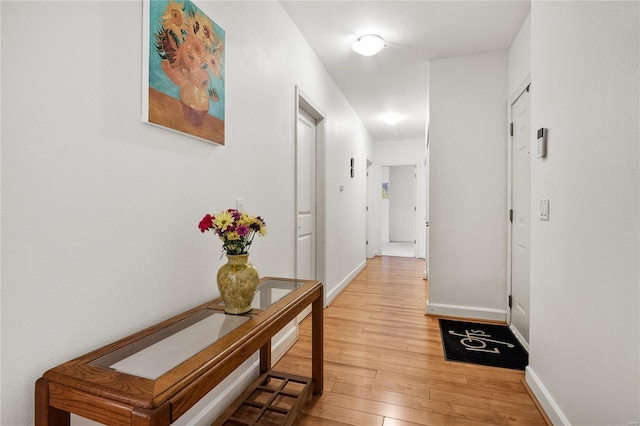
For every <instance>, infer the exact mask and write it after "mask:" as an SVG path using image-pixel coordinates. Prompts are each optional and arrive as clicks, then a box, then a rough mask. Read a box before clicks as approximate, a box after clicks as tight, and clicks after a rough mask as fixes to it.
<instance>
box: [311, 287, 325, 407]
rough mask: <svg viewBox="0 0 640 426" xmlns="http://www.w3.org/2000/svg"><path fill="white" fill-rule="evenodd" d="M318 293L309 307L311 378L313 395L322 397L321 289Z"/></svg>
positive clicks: (322, 295) (322, 323)
mask: <svg viewBox="0 0 640 426" xmlns="http://www.w3.org/2000/svg"><path fill="white" fill-rule="evenodd" d="M320 292H321V295H320V297H318V298H317V299H316V300H314V301H313V304H312V305H311V328H312V330H311V364H312V367H311V378H312V379H313V381H314V382H315V388H314V390H313V393H314V395H322V391H323V386H324V385H323V375H324V355H323V350H324V349H323V340H324V319H323V315H324V312H323V309H324V293H323V290H322V288H321V289H320Z"/></svg>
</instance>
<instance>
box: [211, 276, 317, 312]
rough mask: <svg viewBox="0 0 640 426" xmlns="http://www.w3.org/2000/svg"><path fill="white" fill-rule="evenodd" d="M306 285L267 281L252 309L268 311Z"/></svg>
mask: <svg viewBox="0 0 640 426" xmlns="http://www.w3.org/2000/svg"><path fill="white" fill-rule="evenodd" d="M304 284H305V282H304V281H285V280H267V281H265V282H264V283H262V284H260V286H259V287H258V289H257V290H256V294H255V295H254V296H253V300H252V301H251V307H252V308H253V309H267V308H268V307H269V306H271V305H273V304H274V303H276V302H277V301H278V300H280V299H282V298H283V297H285V296H286V295H287V294H289V293H291V292H292V291H293V290H295V289H297V288H298V287H301V286H302V285H304ZM219 305H220V306H224V302H222V301H220V303H219Z"/></svg>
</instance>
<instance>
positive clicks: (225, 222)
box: [213, 210, 233, 232]
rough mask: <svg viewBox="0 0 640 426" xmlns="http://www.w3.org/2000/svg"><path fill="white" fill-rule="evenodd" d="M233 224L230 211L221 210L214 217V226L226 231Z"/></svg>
mask: <svg viewBox="0 0 640 426" xmlns="http://www.w3.org/2000/svg"><path fill="white" fill-rule="evenodd" d="M231 224H233V216H231V213H229V212H228V211H226V210H225V211H223V212H220V213H218V214H217V215H216V217H215V219H213V226H215V227H216V228H218V229H219V230H221V231H222V232H224V231H225V230H226V229H227V228H228V227H229V226H231Z"/></svg>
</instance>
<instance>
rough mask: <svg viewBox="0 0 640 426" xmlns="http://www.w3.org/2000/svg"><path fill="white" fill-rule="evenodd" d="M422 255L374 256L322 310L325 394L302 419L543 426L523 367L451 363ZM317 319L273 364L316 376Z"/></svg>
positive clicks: (399, 425) (366, 425)
mask: <svg viewBox="0 0 640 426" xmlns="http://www.w3.org/2000/svg"><path fill="white" fill-rule="evenodd" d="M423 272H424V260H420V259H413V258H402V257H385V256H383V257H376V258H374V259H371V260H369V261H368V262H367V265H366V267H365V269H364V270H363V271H362V272H361V273H360V274H359V275H358V276H357V277H356V279H355V280H354V281H353V282H351V283H350V284H349V285H348V287H347V288H346V289H345V290H344V291H343V292H342V293H341V294H340V295H339V296H338V297H337V298H336V299H335V300H334V301H333V302H332V303H331V305H330V306H329V307H327V309H325V311H324V361H325V362H324V383H325V388H324V393H323V395H322V396H320V397H315V396H314V397H313V398H312V400H311V401H309V403H307V405H306V406H305V408H304V410H303V414H302V415H301V417H300V418H299V420H298V421H297V423H296V424H297V425H341V424H350V425H363V426H372V425H383V426H411V425H465V426H466V425H544V424H545V421H544V418H543V416H542V415H541V414H540V412H539V411H538V409H537V407H536V405H535V404H534V402H533V400H532V399H531V397H530V396H529V394H528V393H527V391H526V388H525V386H524V384H523V383H522V380H523V378H524V373H523V372H521V371H516V370H509V369H503V368H495V367H484V366H476V365H471V364H464V363H459V362H449V361H445V360H444V357H443V352H442V343H441V340H440V331H439V328H438V321H437V318H434V317H430V316H425V314H424V313H425V306H426V302H427V290H428V283H427V281H426V280H423V279H422V276H423ZM310 333H311V321H310V318H307V319H305V320H304V321H303V322H302V323H301V324H300V337H299V340H298V342H296V344H295V345H294V346H293V347H292V348H291V349H290V350H289V352H287V354H286V355H285V356H284V357H283V358H282V359H280V361H279V362H278V363H277V364H276V365H275V368H274V369H275V370H278V371H286V372H288V373H292V374H299V375H304V376H310V374H311V350H310V344H311V334H310Z"/></svg>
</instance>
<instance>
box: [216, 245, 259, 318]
mask: <svg viewBox="0 0 640 426" xmlns="http://www.w3.org/2000/svg"><path fill="white" fill-rule="evenodd" d="M258 278H259V276H258V270H257V269H256V268H255V266H253V265H252V264H251V263H249V255H248V254H237V255H231V254H228V255H227V263H226V264H224V265H222V266H221V267H220V269H219V270H218V290H219V291H220V296H221V297H222V300H223V301H224V311H225V312H226V313H228V314H236V315H237V314H244V313H245V312H249V311H250V310H251V309H252V308H251V301H252V300H253V295H254V294H255V293H256V289H257V288H258Z"/></svg>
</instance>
